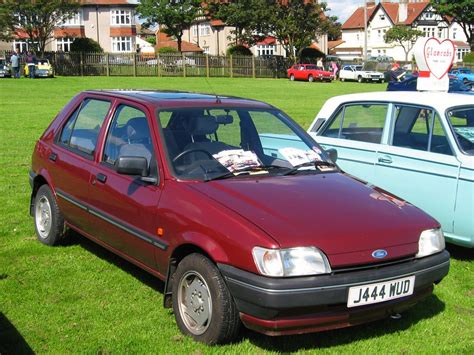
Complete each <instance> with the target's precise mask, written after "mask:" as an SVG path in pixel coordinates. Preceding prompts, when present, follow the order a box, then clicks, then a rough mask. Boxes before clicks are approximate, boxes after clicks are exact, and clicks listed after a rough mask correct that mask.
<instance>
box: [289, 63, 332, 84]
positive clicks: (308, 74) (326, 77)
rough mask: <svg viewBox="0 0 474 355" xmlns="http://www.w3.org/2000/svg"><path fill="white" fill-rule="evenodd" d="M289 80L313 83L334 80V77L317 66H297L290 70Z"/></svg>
mask: <svg viewBox="0 0 474 355" xmlns="http://www.w3.org/2000/svg"><path fill="white" fill-rule="evenodd" d="M287 72H288V79H290V80H291V81H293V80H307V81H309V82H313V81H315V80H319V81H329V82H331V81H332V80H334V75H332V73H331V72H329V71H327V70H324V68H322V67H318V66H317V65H316V64H295V65H293V66H292V67H291V68H290V69H288V71H287Z"/></svg>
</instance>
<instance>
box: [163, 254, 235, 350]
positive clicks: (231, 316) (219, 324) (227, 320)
mask: <svg viewBox="0 0 474 355" xmlns="http://www.w3.org/2000/svg"><path fill="white" fill-rule="evenodd" d="M191 280H192V281H191ZM172 282H173V311H174V315H175V317H176V323H177V324H178V327H179V329H180V330H181V332H183V333H184V334H185V335H189V336H191V337H193V338H194V339H195V340H196V341H199V342H202V343H205V344H210V345H212V344H225V343H230V342H232V341H234V340H236V338H237V337H238V335H239V332H240V327H241V322H240V318H239V312H238V311H237V307H236V305H235V303H234V300H233V298H232V296H231V295H230V292H229V290H228V288H227V285H226V284H225V282H224V279H223V278H222V276H221V274H220V273H219V270H218V269H217V267H216V266H215V265H214V264H213V263H212V262H211V261H210V260H209V259H208V258H206V257H205V256H204V255H202V254H196V253H195V254H190V255H188V256H186V257H185V258H184V259H183V260H181V262H180V263H179V264H178V267H177V269H176V272H175V274H174V275H173V281H172ZM185 285H187V286H185ZM185 290H187V292H188V297H185V294H186V291H185ZM191 291H192V293H191V295H190V294H189V292H191ZM205 291H208V293H207V294H206V293H205ZM187 301H188V302H189V301H190V304H191V305H192V306H193V307H195V305H196V304H198V305H201V307H199V308H196V309H195V310H193V311H194V313H193V314H192V315H193V316H195V318H191V317H186V315H185V313H186V312H185V309H189V307H187V308H185V305H184V303H187ZM206 304H210V308H209V310H207V309H204V308H205V307H206ZM201 313H202V315H201ZM200 317H201V318H202V319H199V318H200ZM195 319H197V321H195ZM203 320H204V321H203ZM193 322H194V324H192V323H193ZM198 322H202V323H203V325H202V326H201V327H199V324H198V325H196V323H198ZM189 323H191V324H189ZM193 326H194V327H193Z"/></svg>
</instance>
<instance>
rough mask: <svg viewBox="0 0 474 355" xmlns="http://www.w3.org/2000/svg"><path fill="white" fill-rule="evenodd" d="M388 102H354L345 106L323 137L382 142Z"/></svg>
mask: <svg viewBox="0 0 474 355" xmlns="http://www.w3.org/2000/svg"><path fill="white" fill-rule="evenodd" d="M387 109H388V104H371V103H367V104H354V105H347V106H343V107H342V108H341V109H340V110H339V111H338V113H337V114H336V116H335V117H334V119H333V120H332V122H331V124H330V125H329V126H328V127H327V128H326V129H325V130H324V131H323V133H322V136H323V137H331V138H340V139H347V140H353V141H359V142H367V143H380V142H381V140H382V132H383V127H384V124H385V118H386V116H387Z"/></svg>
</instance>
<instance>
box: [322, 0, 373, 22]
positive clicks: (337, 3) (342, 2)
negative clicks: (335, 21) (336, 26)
mask: <svg viewBox="0 0 474 355" xmlns="http://www.w3.org/2000/svg"><path fill="white" fill-rule="evenodd" d="M326 2H327V4H328V7H329V8H330V9H331V11H330V12H329V13H330V14H331V15H336V16H337V17H338V18H339V22H340V23H344V22H345V21H346V20H347V19H348V18H349V16H350V15H351V14H352V13H353V12H354V10H355V9H357V7H359V6H362V4H363V3H364V1H363V0H326Z"/></svg>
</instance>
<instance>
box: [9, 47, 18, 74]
mask: <svg viewBox="0 0 474 355" xmlns="http://www.w3.org/2000/svg"><path fill="white" fill-rule="evenodd" d="M19 52H20V51H19V50H18V48H16V49H15V52H14V53H13V54H12V56H11V58H10V63H11V65H12V72H13V73H12V74H13V78H15V79H20V53H19Z"/></svg>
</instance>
